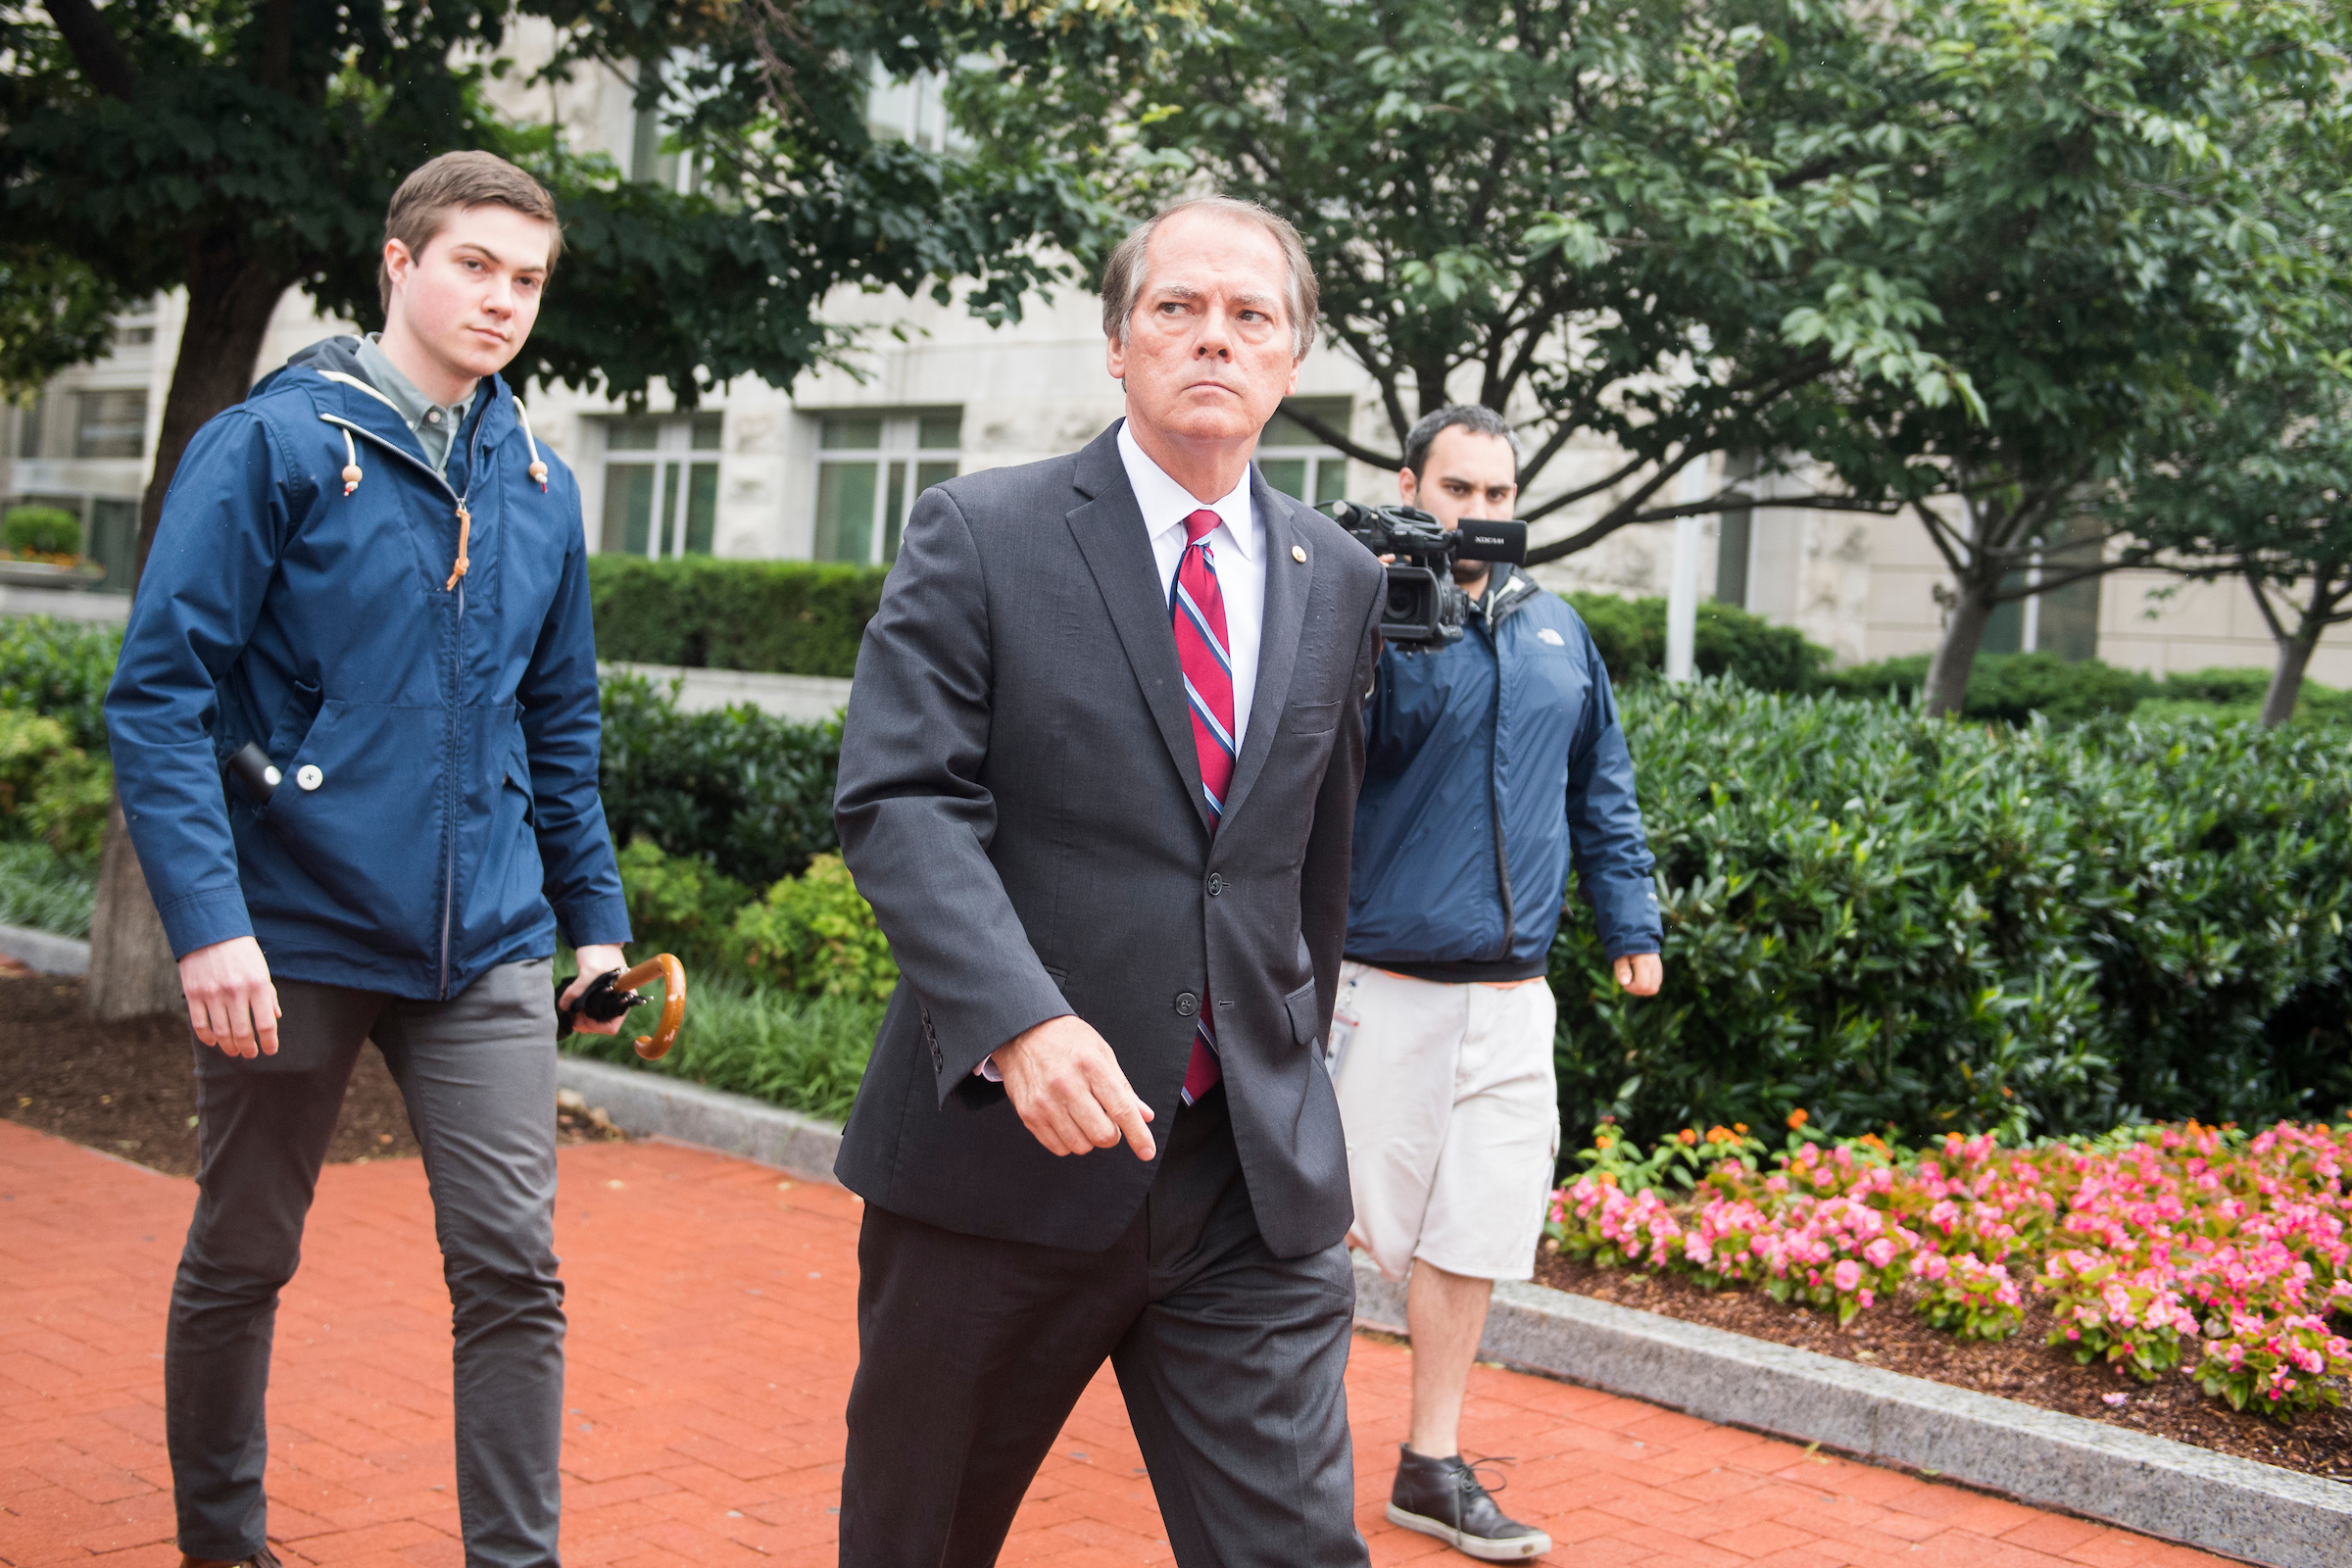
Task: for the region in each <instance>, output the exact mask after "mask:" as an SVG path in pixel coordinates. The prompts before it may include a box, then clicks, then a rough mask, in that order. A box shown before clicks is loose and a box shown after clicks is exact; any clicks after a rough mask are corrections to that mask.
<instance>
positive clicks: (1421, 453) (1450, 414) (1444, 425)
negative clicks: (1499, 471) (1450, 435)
mask: <svg viewBox="0 0 2352 1568" xmlns="http://www.w3.org/2000/svg"><path fill="white" fill-rule="evenodd" d="M1456 426H1459V427H1460V428H1462V429H1464V430H1474V431H1476V432H1477V433H1478V434H1480V435H1498V436H1500V437H1502V438H1503V440H1505V441H1507V442H1509V443H1510V446H1511V467H1512V468H1513V470H1516V469H1517V468H1518V466H1519V438H1518V437H1517V436H1516V435H1513V434H1512V433H1511V424H1510V421H1509V420H1508V419H1505V418H1504V417H1502V416H1501V415H1499V414H1496V413H1495V411H1494V410H1493V409H1490V408H1487V407H1485V406H1484V405H1481V404H1477V403H1449V404H1447V405H1446V407H1444V408H1442V409H1440V410H1438V412H1437V413H1435V414H1424V415H1423V416H1421V417H1420V418H1419V419H1418V420H1416V421H1414V424H1413V427H1412V428H1411V429H1410V430H1407V431H1406V432H1405V433H1404V466H1406V467H1407V468H1410V469H1411V470H1412V471H1413V479H1414V482H1416V483H1418V482H1419V481H1421V480H1423V479H1426V478H1428V477H1429V475H1428V474H1426V473H1424V472H1423V471H1422V469H1423V467H1424V466H1426V465H1427V464H1428V462H1429V449H1430V448H1431V447H1432V446H1434V445H1436V443H1437V439H1438V433H1439V432H1440V431H1442V430H1451V429H1453V428H1455V427H1456Z"/></svg>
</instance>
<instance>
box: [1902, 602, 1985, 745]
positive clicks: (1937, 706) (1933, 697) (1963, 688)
mask: <svg viewBox="0 0 2352 1568" xmlns="http://www.w3.org/2000/svg"><path fill="white" fill-rule="evenodd" d="M1959 595H1960V597H1959V599H1958V600H1957V601H1956V602H1955V603H1954V604H1953V606H1952V613H1951V618H1950V619H1948V620H1946V621H1945V622H1944V623H1943V641H1941V642H1939V643H1937V644H1936V657H1935V659H1934V660H1933V661H1932V662H1930V663H1929V664H1928V680H1927V685H1926V686H1925V688H1923V689H1922V691H1921V692H1920V705H1921V706H1922V707H1923V708H1925V709H1926V710H1927V711H1928V713H1929V714H1930V716H1932V717H1936V718H1945V717H1949V716H1951V715H1953V714H1956V713H1958V712H1959V711H1960V710H1961V709H1962V708H1964V707H1966V706H1967V704H1968V674H1969V671H1970V670H1972V669H1974V668H1975V667H1976V664H1977V649H1978V647H1979V645H1981V644H1982V643H1983V642H1984V641H1985V623H1986V622H1987V621H1989V620H1991V619H1992V590H1991V589H1990V588H1988V587H1979V586H1977V585H1975V584H1972V583H1969V582H1966V581H1963V582H1962V583H1961V584H1960V586H1959Z"/></svg>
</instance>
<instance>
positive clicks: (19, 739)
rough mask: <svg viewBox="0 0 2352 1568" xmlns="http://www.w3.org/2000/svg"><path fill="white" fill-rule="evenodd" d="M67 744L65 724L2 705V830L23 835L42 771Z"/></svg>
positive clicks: (0, 812) (43, 715) (0, 815)
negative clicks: (28, 811) (27, 811)
mask: <svg viewBox="0 0 2352 1568" xmlns="http://www.w3.org/2000/svg"><path fill="white" fill-rule="evenodd" d="M68 744H69V742H68V741H67V738H66V726H65V725H63V724H61V723H59V722H58V721H57V720H56V719H54V718H50V717H48V716H47V715H46V714H42V713H32V712H26V711H25V710H24V709H21V708H0V831H10V832H12V834H13V835H14V836H18V837H22V836H23V835H24V832H25V818H24V813H25V809H27V808H28V807H30V806H31V805H32V801H33V797H34V796H35V795H37V794H38V793H39V792H40V785H41V775H42V774H43V773H44V772H46V771H47V770H48V767H49V763H50V762H51V760H54V759H55V758H56V756H57V754H58V753H60V752H62V751H64V750H65V749H66V748H67V746H68Z"/></svg>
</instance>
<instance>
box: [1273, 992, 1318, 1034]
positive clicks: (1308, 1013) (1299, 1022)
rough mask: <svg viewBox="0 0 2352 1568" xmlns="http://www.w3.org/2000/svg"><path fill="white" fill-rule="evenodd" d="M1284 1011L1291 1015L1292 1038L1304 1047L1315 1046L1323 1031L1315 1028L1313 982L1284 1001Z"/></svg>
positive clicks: (1315, 1009)
mask: <svg viewBox="0 0 2352 1568" xmlns="http://www.w3.org/2000/svg"><path fill="white" fill-rule="evenodd" d="M1282 1005H1283V1009H1284V1010H1285V1011H1287V1012H1288V1013H1290V1015H1291V1038H1292V1039H1294V1040H1296V1041H1298V1042H1299V1044H1300V1045H1302V1046H1311V1045H1314V1044H1315V1043H1316V1041H1317V1037H1318V1036H1319V1034H1320V1033H1321V1031H1319V1030H1317V1029H1316V1028H1315V1015H1316V1012H1317V1008H1316V1006H1315V983H1314V981H1312V980H1309V981H1307V983H1306V984H1304V985H1302V986H1300V987H1299V989H1298V990H1296V991H1294V992H1292V993H1291V994H1290V995H1289V996H1287V997H1285V998H1283V999H1282Z"/></svg>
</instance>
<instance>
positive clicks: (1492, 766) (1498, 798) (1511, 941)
mask: <svg viewBox="0 0 2352 1568" xmlns="http://www.w3.org/2000/svg"><path fill="white" fill-rule="evenodd" d="M1505 586H1506V584H1504V583H1496V584H1495V587H1494V589H1493V590H1491V591H1490V592H1489V593H1488V594H1487V595H1486V597H1485V599H1483V600H1482V601H1481V602H1480V604H1479V610H1478V618H1479V620H1480V621H1481V622H1483V623H1484V624H1485V626H1486V629H1487V651H1488V652H1489V653H1491V654H1493V655H1494V656H1495V724H1494V729H1493V732H1492V733H1491V735H1490V736H1489V738H1488V749H1487V815H1488V817H1489V818H1490V819H1491V820H1492V821H1493V822H1494V824H1495V891H1496V892H1497V893H1499V894H1500V895H1501V898H1502V948H1501V951H1500V952H1498V953H1496V954H1495V959H1496V961H1498V962H1507V961H1508V960H1509V958H1510V956H1511V949H1512V948H1513V947H1514V946H1516V945H1517V943H1518V941H1519V912H1518V910H1517V908H1516V907H1514V906H1513V904H1512V900H1511V862H1510V858H1509V857H1508V856H1507V855H1506V854H1505V853H1504V851H1503V843H1502V639H1501V638H1500V637H1498V636H1496V635H1495V626H1496V624H1497V621H1496V619H1495V615H1494V614H1493V612H1494V611H1495V610H1498V609H1500V608H1502V607H1501V606H1499V605H1496V604H1495V602H1494V601H1495V595H1496V594H1498V593H1500V592H1501V591H1502V589H1503V588H1504V587H1505Z"/></svg>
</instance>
